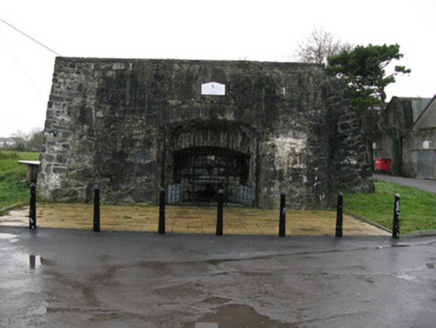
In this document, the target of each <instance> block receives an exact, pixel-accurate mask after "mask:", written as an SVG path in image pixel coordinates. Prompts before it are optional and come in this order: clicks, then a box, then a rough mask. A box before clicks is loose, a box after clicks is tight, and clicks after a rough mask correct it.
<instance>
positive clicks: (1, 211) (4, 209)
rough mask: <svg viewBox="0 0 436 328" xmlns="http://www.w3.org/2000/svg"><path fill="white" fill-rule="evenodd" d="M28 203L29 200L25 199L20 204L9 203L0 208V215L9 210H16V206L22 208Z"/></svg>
mask: <svg viewBox="0 0 436 328" xmlns="http://www.w3.org/2000/svg"><path fill="white" fill-rule="evenodd" d="M28 204H29V202H28V201H26V202H23V203H22V204H14V205H10V206H7V207H4V208H0V216H1V215H5V214H8V213H9V212H10V211H12V210H16V209H17V208H22V207H24V206H26V205H28Z"/></svg>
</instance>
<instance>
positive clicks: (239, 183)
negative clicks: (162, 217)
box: [162, 122, 258, 206]
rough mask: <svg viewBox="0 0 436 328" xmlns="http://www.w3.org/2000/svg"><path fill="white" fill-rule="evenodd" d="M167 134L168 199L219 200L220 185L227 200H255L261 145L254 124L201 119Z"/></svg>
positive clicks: (189, 201)
mask: <svg viewBox="0 0 436 328" xmlns="http://www.w3.org/2000/svg"><path fill="white" fill-rule="evenodd" d="M166 134H167V136H168V137H164V139H163V140H165V144H164V151H163V155H164V156H165V158H164V160H163V161H164V162H165V164H164V170H165V173H164V174H163V175H162V180H163V183H162V185H164V186H166V189H167V202H168V203H169V204H189V205H208V204H209V205H212V204H216V199H217V194H218V191H219V190H222V191H223V196H224V201H225V202H226V203H227V204H233V205H238V204H239V205H245V206H253V205H254V202H255V192H256V191H255V187H256V180H257V179H256V176H257V173H256V169H257V165H256V163H257V160H258V158H257V157H258V156H257V152H258V149H257V147H258V145H257V138H256V137H253V134H252V132H251V131H250V130H247V129H246V128H245V129H244V128H243V127H241V126H236V125H234V124H233V123H225V122H213V123H210V122H209V123H204V122H201V123H198V122H197V124H187V125H186V126H183V127H180V126H178V127H176V128H173V129H172V130H170V131H169V132H166Z"/></svg>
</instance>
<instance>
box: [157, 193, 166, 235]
mask: <svg viewBox="0 0 436 328" xmlns="http://www.w3.org/2000/svg"><path fill="white" fill-rule="evenodd" d="M158 232H159V233H160V234H161V235H164V234H165V189H164V188H161V190H160V193H159V228H158Z"/></svg>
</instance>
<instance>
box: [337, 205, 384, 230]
mask: <svg viewBox="0 0 436 328" xmlns="http://www.w3.org/2000/svg"><path fill="white" fill-rule="evenodd" d="M344 213H345V214H347V215H349V216H351V217H353V218H355V219H356V220H360V221H362V222H365V223H368V224H370V225H372V226H374V227H377V228H379V229H382V230H384V231H386V232H389V233H392V230H391V229H388V228H386V227H385V226H382V225H381V224H379V223H377V222H374V221H372V220H370V219H367V218H366V217H364V216H360V215H357V214H354V213H352V212H350V211H347V210H344Z"/></svg>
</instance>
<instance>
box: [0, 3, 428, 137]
mask: <svg viewBox="0 0 436 328" xmlns="http://www.w3.org/2000/svg"><path fill="white" fill-rule="evenodd" d="M435 13H436V1H435V0H414V1H410V0H407V1H406V0H395V1H391V0H376V1H374V0H366V1H359V2H357V1H350V0H347V1H346V0H344V1H342V0H330V1H325V0H305V1H298V2H297V1H291V0H287V1H286V0H268V1H256V0H250V1H245V0H219V1H211V0H200V1H194V0H177V1H171V0H152V1H147V0H136V1H135V0H122V1H113V0H105V1H98V0H75V1H60V0H37V1H36V0H2V1H1V2H0V18H1V19H3V20H5V21H6V22H8V23H10V24H12V25H13V26H14V27H16V28H18V29H20V30H21V31H23V32H25V33H26V34H28V35H29V36H31V37H32V38H34V39H35V40H37V41H39V42H41V43H42V44H44V45H45V46H47V47H48V48H50V49H51V50H53V51H54V52H56V53H58V54H59V55H61V56H68V57H73V56H74V57H103V58H104V57H110V58H117V57H118V58H174V59H212V60H256V61H294V60H295V59H294V55H295V52H296V49H297V48H298V44H300V43H301V42H303V41H305V40H306V39H307V38H308V36H309V35H310V33H311V31H313V30H314V29H316V28H318V29H319V28H322V29H324V30H326V31H327V32H329V33H331V34H332V35H334V36H335V37H337V38H338V39H340V40H341V41H342V42H344V43H345V42H348V43H351V44H354V45H368V44H369V43H371V44H384V43H386V44H395V43H398V44H399V45H400V46H401V48H400V49H401V52H402V53H403V54H404V57H403V59H402V60H401V61H400V62H399V64H401V65H405V66H406V67H408V68H411V69H412V73H411V74H410V75H409V76H403V77H399V78H397V82H396V83H395V84H394V85H393V86H391V87H389V88H388V90H387V91H388V99H390V97H392V96H402V97H429V98H430V97H433V95H434V94H436V83H435V76H436V65H435V63H434V57H435V53H436V42H435V41H434V38H435V36H436V24H435V23H434V15H435ZM55 57H56V55H55V54H54V53H53V52H51V51H49V50H47V49H45V48H44V47H42V46H40V45H38V44H36V43H34V42H33V41H31V40H29V39H28V38H26V37H24V36H23V35H21V34H20V33H18V32H17V31H15V30H13V29H12V28H11V27H9V26H7V25H5V24H4V23H2V22H0V58H1V61H0V72H1V74H0V91H1V94H0V113H1V115H0V137H7V136H10V135H11V134H14V133H17V132H18V131H21V132H23V133H29V132H31V131H32V130H33V129H43V127H44V121H45V111H46V108H47V101H48V97H49V93H50V87H51V78H52V74H53V66H54V60H55Z"/></svg>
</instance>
